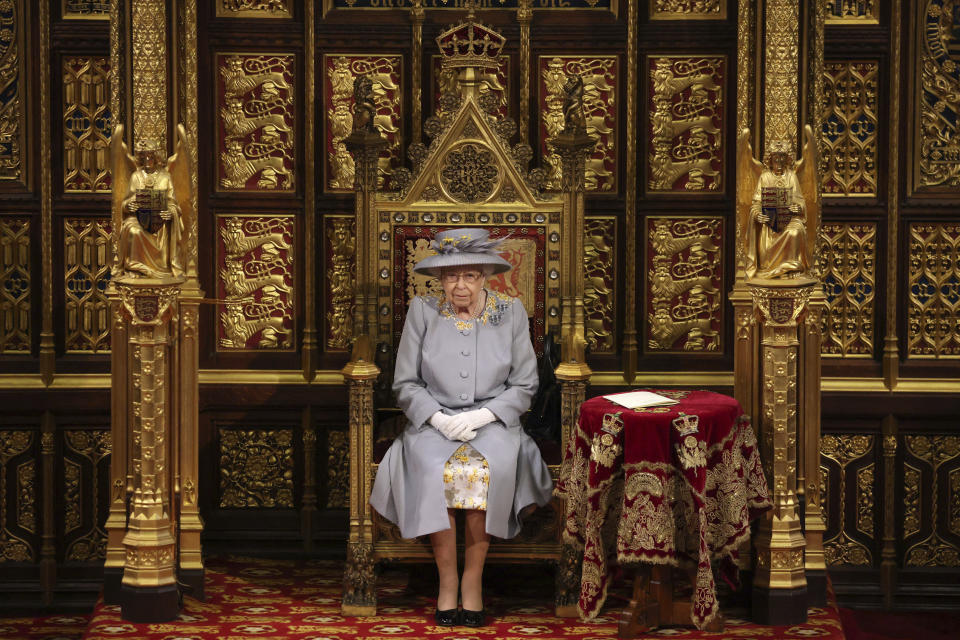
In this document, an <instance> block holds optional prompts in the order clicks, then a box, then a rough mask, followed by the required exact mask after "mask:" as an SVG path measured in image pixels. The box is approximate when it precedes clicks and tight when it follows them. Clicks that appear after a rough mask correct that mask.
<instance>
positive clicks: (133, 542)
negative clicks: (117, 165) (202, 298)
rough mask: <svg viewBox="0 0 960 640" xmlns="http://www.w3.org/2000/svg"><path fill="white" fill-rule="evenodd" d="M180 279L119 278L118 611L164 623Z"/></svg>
mask: <svg viewBox="0 0 960 640" xmlns="http://www.w3.org/2000/svg"><path fill="white" fill-rule="evenodd" d="M182 282H183V279H182V278H172V277H171V278H169V279H152V278H139V279H126V278H123V277H121V278H118V279H117V281H116V287H117V291H118V292H119V294H120V299H121V300H122V302H123V313H124V316H125V318H126V320H127V324H128V326H129V330H130V333H129V353H130V356H131V357H130V361H129V364H130V370H129V377H128V379H127V381H126V384H127V385H128V391H127V393H128V397H129V400H130V405H131V406H132V408H133V416H132V423H131V426H132V429H130V432H131V434H132V445H133V446H132V451H131V453H132V469H131V470H132V472H133V495H132V500H131V508H130V520H129V523H128V526H127V533H126V535H125V536H124V538H123V546H124V549H125V556H126V557H125V561H124V567H123V581H122V587H121V606H122V615H123V618H124V619H126V620H131V621H135V622H164V621H168V620H172V619H174V618H175V617H176V616H177V614H178V612H179V606H180V605H179V592H178V589H177V577H176V569H175V568H176V546H177V544H176V540H175V539H174V537H173V534H172V532H171V516H170V514H171V507H172V505H171V501H170V495H169V494H168V493H167V487H169V486H170V484H171V483H170V470H169V468H168V466H167V465H168V463H169V460H170V451H169V449H170V421H169V416H170V415H171V414H170V412H169V407H170V400H171V398H170V389H171V388H172V386H173V385H172V382H173V371H172V369H171V366H170V363H171V360H173V355H174V354H173V344H174V342H175V340H176V332H177V322H178V304H177V297H178V296H179V294H180V285H181V284H182Z"/></svg>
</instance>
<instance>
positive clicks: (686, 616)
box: [617, 565, 723, 638]
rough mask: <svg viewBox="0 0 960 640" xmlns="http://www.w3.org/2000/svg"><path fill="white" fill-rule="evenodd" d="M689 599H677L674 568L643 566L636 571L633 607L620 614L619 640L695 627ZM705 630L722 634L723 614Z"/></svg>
mask: <svg viewBox="0 0 960 640" xmlns="http://www.w3.org/2000/svg"><path fill="white" fill-rule="evenodd" d="M690 610H691V609H690V599H689V598H683V599H674V596H673V568H672V567H665V566H659V565H654V566H643V567H638V568H637V569H635V573H634V577H633V593H632V595H631V596H630V604H629V605H627V608H626V609H624V610H623V612H622V613H621V615H620V627H619V630H618V633H617V636H618V637H619V638H635V637H636V636H637V634H640V633H647V632H648V631H652V630H654V629H656V628H657V627H660V626H667V625H684V626H689V625H692V624H693V620H692V619H691V617H690ZM704 631H711V632H718V631H723V615H722V614H721V613H720V612H717V615H716V617H715V618H714V619H713V620H711V621H710V624H709V625H707V627H706V628H705V629H704Z"/></svg>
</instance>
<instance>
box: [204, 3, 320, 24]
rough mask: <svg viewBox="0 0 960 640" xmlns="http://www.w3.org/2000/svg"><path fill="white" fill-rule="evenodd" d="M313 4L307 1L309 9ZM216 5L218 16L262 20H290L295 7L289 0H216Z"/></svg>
mask: <svg viewBox="0 0 960 640" xmlns="http://www.w3.org/2000/svg"><path fill="white" fill-rule="evenodd" d="M313 4H314V3H313V2H307V3H306V5H307V7H308V9H307V10H308V11H312V9H313ZM216 5H217V17H218V18H257V19H260V20H262V19H274V20H289V19H291V18H293V8H292V7H291V6H290V4H289V0H281V1H280V3H279V4H277V3H269V4H267V3H264V2H250V1H249V0H234V2H232V3H230V2H228V0H216ZM228 5H233V6H228ZM251 5H252V6H251ZM261 7H262V8H261Z"/></svg>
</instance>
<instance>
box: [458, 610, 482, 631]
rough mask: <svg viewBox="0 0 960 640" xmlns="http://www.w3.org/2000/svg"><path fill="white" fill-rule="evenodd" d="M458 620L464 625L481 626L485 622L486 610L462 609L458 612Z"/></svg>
mask: <svg viewBox="0 0 960 640" xmlns="http://www.w3.org/2000/svg"><path fill="white" fill-rule="evenodd" d="M460 620H461V623H462V624H463V626H465V627H483V626H486V624H487V612H486V611H484V610H483V609H481V610H480V611H470V610H469V609H464V610H462V611H461V612H460Z"/></svg>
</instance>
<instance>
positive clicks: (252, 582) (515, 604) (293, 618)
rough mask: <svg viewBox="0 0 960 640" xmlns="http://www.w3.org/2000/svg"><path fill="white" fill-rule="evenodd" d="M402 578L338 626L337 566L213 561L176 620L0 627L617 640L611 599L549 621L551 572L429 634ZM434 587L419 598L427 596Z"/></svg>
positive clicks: (741, 629)
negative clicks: (375, 610)
mask: <svg viewBox="0 0 960 640" xmlns="http://www.w3.org/2000/svg"><path fill="white" fill-rule="evenodd" d="M408 575H409V574H408V572H407V570H405V569H403V568H390V569H389V570H386V571H384V572H383V573H382V574H381V576H380V579H379V582H378V596H379V599H380V602H379V604H380V610H379V613H380V615H379V616H378V617H376V618H343V617H342V616H340V590H341V580H342V565H341V564H340V563H337V562H330V561H306V562H295V561H288V560H275V559H262V558H260V559H255V558H217V559H213V560H210V561H209V563H208V565H207V585H206V590H207V601H206V602H199V601H197V600H194V599H192V598H186V599H185V603H184V610H183V612H182V613H181V615H180V618H179V619H178V620H176V621H174V622H169V623H164V624H131V623H129V622H124V621H123V620H121V619H120V610H119V608H118V607H115V606H109V605H104V604H103V603H102V602H101V603H99V604H98V605H97V607H96V608H95V610H94V612H93V614H92V616H91V617H90V618H89V620H87V619H86V617H84V616H51V617H46V618H21V619H0V638H4V639H6V640H15V639H16V640H20V639H22V640H28V639H29V640H40V639H43V640H79V639H80V638H83V639H84V640H107V639H134V638H135V639H137V640H214V639H220V640H254V639H256V640H287V639H292V640H387V639H390V640H393V639H410V638H425V639H429V640H478V639H487V638H489V639H502V640H533V639H538V640H611V639H613V638H616V635H617V617H618V615H619V609H620V608H621V607H622V606H623V605H624V604H625V601H623V600H622V599H620V598H617V597H616V594H612V595H611V597H610V598H609V600H608V606H607V608H606V609H605V610H604V612H603V613H602V615H601V616H600V617H598V618H597V619H596V621H594V622H591V623H584V622H581V621H579V620H568V619H560V618H555V617H554V616H553V615H552V607H551V605H550V601H551V600H552V594H553V584H552V578H551V577H550V572H549V571H547V570H546V569H543V570H542V571H539V570H538V569H536V568H520V569H513V568H505V567H490V570H489V579H488V580H487V585H488V586H487V590H486V595H487V606H488V608H489V610H490V611H491V614H492V615H491V618H490V624H489V625H488V626H487V627H484V628H481V629H467V628H464V627H457V628H444V627H438V626H436V625H435V624H433V620H432V612H433V608H434V605H435V601H434V600H433V599H432V598H429V597H426V596H423V595H418V594H414V593H412V592H411V591H409V590H408V589H407V588H406V587H407V584H406V581H407V578H408ZM427 589H431V590H432V587H424V588H421V590H422V591H424V592H425V593H426V592H427ZM644 637H652V638H657V637H671V638H684V639H689V640H694V639H697V638H712V639H716V638H748V639H749V638H764V639H768V640H790V639H795V638H796V639H799V638H830V639H842V638H843V637H844V636H843V630H842V627H841V622H840V615H839V612H838V611H837V609H836V607H835V606H830V607H828V608H826V609H811V610H810V617H809V620H808V622H807V623H806V624H803V625H796V626H791V627H760V626H757V625H754V624H751V623H749V622H747V621H745V620H743V619H739V618H736V617H733V615H731V614H728V617H727V625H726V629H725V631H724V632H723V633H719V634H711V633H705V632H698V631H696V630H694V629H692V628H690V629H686V628H667V629H661V630H659V631H657V632H655V633H652V634H648V635H646V636H644Z"/></svg>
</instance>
